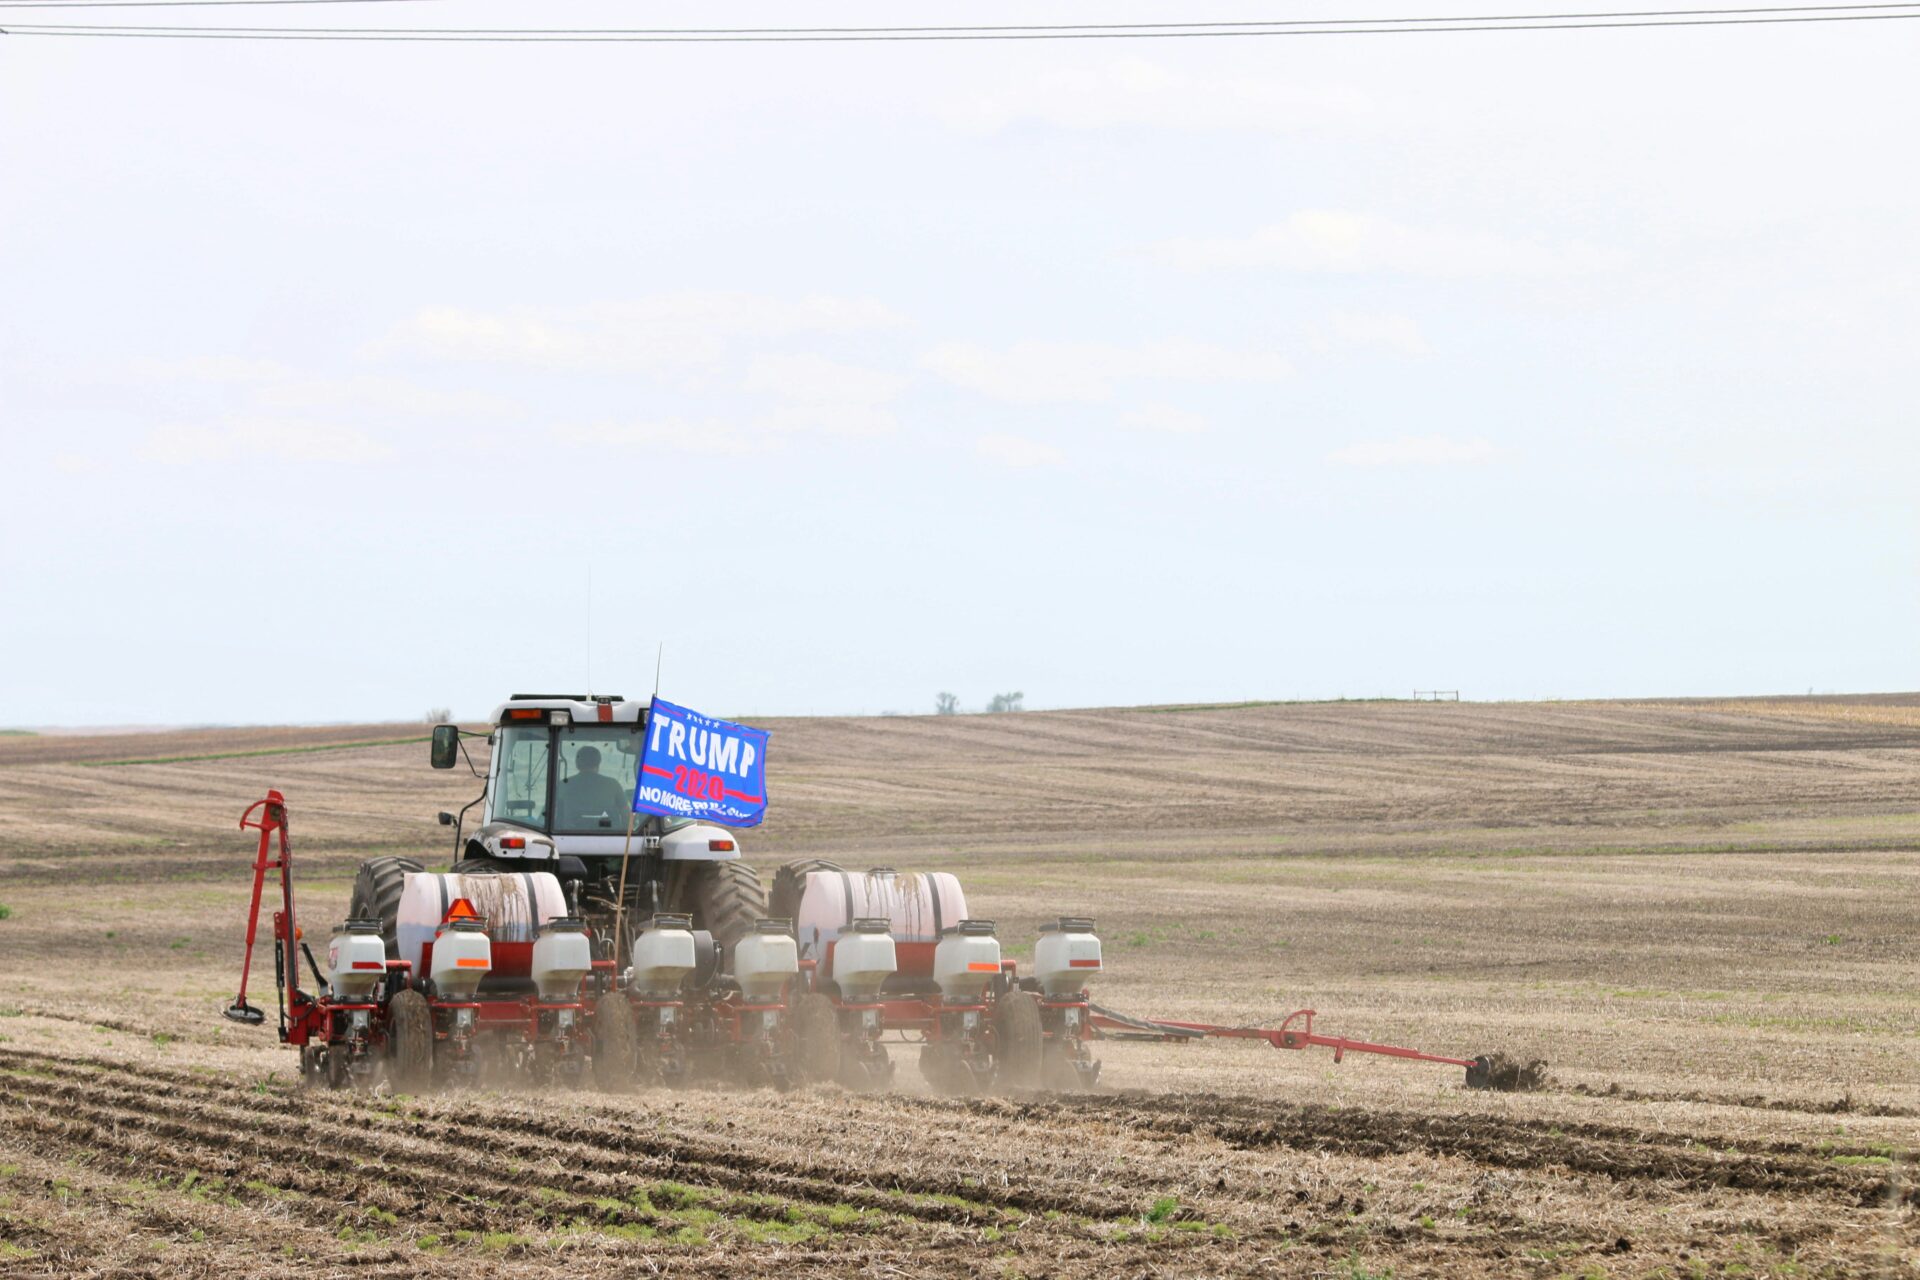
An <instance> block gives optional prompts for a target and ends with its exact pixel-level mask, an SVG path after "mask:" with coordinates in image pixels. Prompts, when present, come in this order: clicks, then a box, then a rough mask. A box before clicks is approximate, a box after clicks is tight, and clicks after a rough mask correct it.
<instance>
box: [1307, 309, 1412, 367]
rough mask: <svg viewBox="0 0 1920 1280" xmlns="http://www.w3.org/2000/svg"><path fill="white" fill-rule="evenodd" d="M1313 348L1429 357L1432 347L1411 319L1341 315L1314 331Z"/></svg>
mask: <svg viewBox="0 0 1920 1280" xmlns="http://www.w3.org/2000/svg"><path fill="white" fill-rule="evenodd" d="M1313 341H1314V345H1315V347H1317V348H1318V349H1320V350H1322V351H1331V350H1334V349H1336V348H1340V347H1384V348H1385V349H1387V350H1389V351H1397V352H1399V353H1400V354H1401V355H1408V356H1428V355H1432V354H1433V347H1432V346H1431V345H1429V344H1428V342H1427V335H1426V334H1425V333H1423V332H1421V329H1420V325H1419V323H1418V322H1417V321H1415V320H1414V319H1413V318H1412V317H1411V316H1404V315H1400V314H1397V313H1394V312H1351V311H1349V312H1340V313H1337V314H1335V315H1333V316H1330V317H1329V318H1328V319H1327V321H1326V323H1324V324H1322V325H1320V326H1318V327H1317V328H1316V329H1315V330H1314V335H1313Z"/></svg>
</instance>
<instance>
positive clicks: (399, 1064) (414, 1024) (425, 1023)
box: [387, 991, 433, 1093]
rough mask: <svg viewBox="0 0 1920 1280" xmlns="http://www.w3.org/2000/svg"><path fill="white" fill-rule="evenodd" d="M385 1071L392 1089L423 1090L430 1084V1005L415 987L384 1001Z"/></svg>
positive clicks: (431, 1012) (431, 1044)
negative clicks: (385, 1015) (385, 1011)
mask: <svg viewBox="0 0 1920 1280" xmlns="http://www.w3.org/2000/svg"><path fill="white" fill-rule="evenodd" d="M387 1042H388V1052H389V1054H391V1061H390V1063H389V1066H388V1071H389V1072H390V1073H391V1077H392V1080H393V1091H394V1092H395V1093H425V1092H426V1091H427V1090H428V1089H431V1088H432V1087H433V1009H432V1007H431V1006H429V1005H428V1004H427V998H426V997H425V996H423V995H421V994H420V993H419V992H418V991H402V992H401V993H400V994H398V995H396V996H395V997H394V998H393V999H392V1000H390V1001H388V1002H387Z"/></svg>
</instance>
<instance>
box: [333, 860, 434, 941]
mask: <svg viewBox="0 0 1920 1280" xmlns="http://www.w3.org/2000/svg"><path fill="white" fill-rule="evenodd" d="M425 870H426V868H425V867H424V866H422V865H420V863H419V861H418V860H417V859H414V858H368V859H367V860H366V861H365V862H363V863H361V864H360V870H359V872H358V873H356V874H355V875H354V877H353V902H352V905H351V906H349V907H348V908H347V918H348V919H350V920H378V921H379V922H380V936H381V938H383V939H384V940H385V941H386V944H387V959H389V960H398V959H399V958H400V941H399V937H398V934H399V925H398V921H399V919H400V891H401V890H402V889H404V888H406V884H407V872H409V871H425Z"/></svg>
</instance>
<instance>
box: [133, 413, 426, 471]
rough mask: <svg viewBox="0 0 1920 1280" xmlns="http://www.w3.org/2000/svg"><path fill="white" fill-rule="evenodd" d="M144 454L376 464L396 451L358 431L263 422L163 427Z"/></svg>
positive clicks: (169, 459) (193, 459)
mask: <svg viewBox="0 0 1920 1280" xmlns="http://www.w3.org/2000/svg"><path fill="white" fill-rule="evenodd" d="M141 452H142V453H143V454H144V455H145V456H146V457H148V458H150V459H152V460H153V461H155V462H162V463H167V464H170V465H175V466H185V465H190V464H193V463H199V462H231V461H235V460H239V459H244V458H277V459H280V460H283V461H287V462H333V463H361V462H377V461H379V460H380V459H382V458H385V457H387V456H388V455H390V454H391V453H392V452H393V450H392V449H391V448H390V447H389V446H388V445H386V444H385V443H384V442H382V441H380V440H377V439H375V438H374V437H373V436H371V435H369V434H367V433H366V432H365V431H362V430H360V429H359V428H357V427H340V426H332V425H327V424H320V423H310V422H288V421H281V420H276V419H270V418H261V419H246V420H241V421H236V422H229V423H223V424H221V425H218V426H170V427H159V428H156V429H155V430H153V431H152V432H149V433H148V435H147V439H146V444H145V446H144V447H143V449H142V450H141Z"/></svg>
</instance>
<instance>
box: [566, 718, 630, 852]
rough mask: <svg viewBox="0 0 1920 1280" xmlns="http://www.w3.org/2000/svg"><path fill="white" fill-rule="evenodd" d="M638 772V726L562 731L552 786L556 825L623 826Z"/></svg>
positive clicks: (597, 829) (582, 828)
mask: <svg viewBox="0 0 1920 1280" xmlns="http://www.w3.org/2000/svg"><path fill="white" fill-rule="evenodd" d="M639 772H640V734H639V730H638V727H637V726H634V725H621V726H619V727H617V728H616V727H613V726H606V727H600V726H591V727H579V728H573V729H563V730H561V732H560V765H559V774H558V781H557V782H556V783H555V785H554V788H553V804H554V830H556V831H571V832H582V833H584V832H591V833H595V834H598V833H601V832H615V831H618V832H623V831H625V830H626V829H627V821H628V818H629V816H630V815H631V814H632V812H633V784H634V780H635V778H636V777H637V776H638V774H639Z"/></svg>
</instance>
